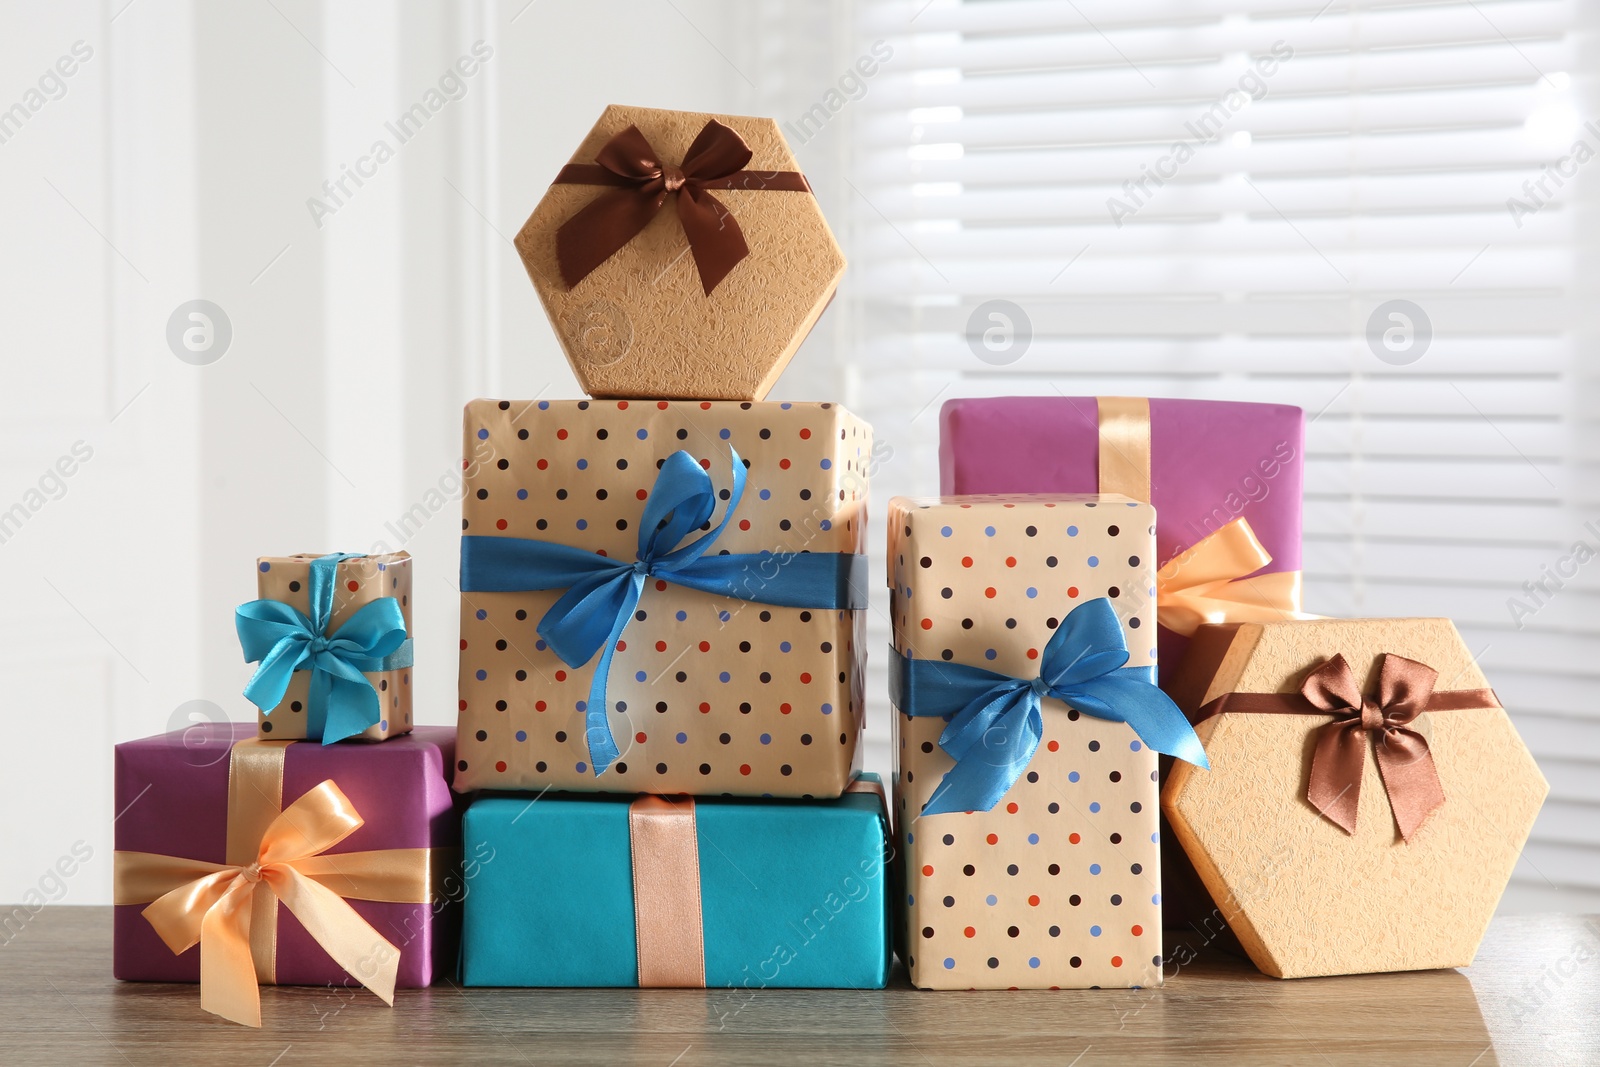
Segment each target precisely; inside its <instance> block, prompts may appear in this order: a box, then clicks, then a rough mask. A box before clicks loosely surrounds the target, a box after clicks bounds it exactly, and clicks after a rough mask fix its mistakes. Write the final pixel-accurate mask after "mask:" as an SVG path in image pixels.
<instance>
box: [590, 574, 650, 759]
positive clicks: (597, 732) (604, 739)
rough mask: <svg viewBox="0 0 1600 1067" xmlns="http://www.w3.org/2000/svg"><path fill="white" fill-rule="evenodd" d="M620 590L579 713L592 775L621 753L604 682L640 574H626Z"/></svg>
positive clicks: (636, 601)
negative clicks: (613, 620) (586, 702)
mask: <svg viewBox="0 0 1600 1067" xmlns="http://www.w3.org/2000/svg"><path fill="white" fill-rule="evenodd" d="M628 578H629V581H628V582H627V584H626V585H625V586H624V587H623V590H622V603H621V605H620V606H619V609H618V611H617V617H616V621H615V622H614V623H613V624H612V626H611V633H610V635H609V636H608V637H607V638H606V641H605V644H604V645H602V646H601V649H600V658H599V659H598V660H597V661H596V662H595V665H594V678H593V680H591V681H590V683H589V703H588V704H587V705H585V707H584V712H583V720H584V736H585V738H586V739H587V741H588V743H589V764H590V766H591V768H592V769H593V771H594V774H595V777H597V778H598V777H599V776H600V775H602V774H604V773H605V771H606V769H607V768H608V767H610V766H611V764H612V763H614V762H616V759H617V757H618V756H620V755H621V754H622V753H621V752H620V751H618V749H617V739H616V736H615V735H614V734H613V733H612V731H611V721H610V719H609V717H608V712H609V711H610V710H611V709H610V705H609V704H608V703H607V701H608V699H609V698H608V697H607V696H606V681H607V679H608V678H609V676H610V674H611V657H612V656H613V655H615V654H616V651H617V641H618V639H619V638H621V636H622V631H623V628H624V627H626V626H627V625H628V623H629V622H631V621H632V620H633V610H634V608H636V607H638V606H639V594H640V593H642V592H644V575H642V574H637V573H633V574H629V576H628Z"/></svg>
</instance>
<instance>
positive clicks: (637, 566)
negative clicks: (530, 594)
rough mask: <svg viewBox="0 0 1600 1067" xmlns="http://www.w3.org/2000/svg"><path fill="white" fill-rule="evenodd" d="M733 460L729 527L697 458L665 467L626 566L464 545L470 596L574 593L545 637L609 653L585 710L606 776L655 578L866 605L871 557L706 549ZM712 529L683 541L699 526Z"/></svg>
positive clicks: (465, 541) (508, 546) (794, 601)
mask: <svg viewBox="0 0 1600 1067" xmlns="http://www.w3.org/2000/svg"><path fill="white" fill-rule="evenodd" d="M729 451H730V452H731V453H732V455H733V485H732V488H731V489H730V491H729V494H728V507H727V510H726V512H724V513H723V516H722V521H721V522H719V523H718V524H717V525H716V526H711V525H710V523H711V516H712V513H713V512H714V511H715V510H716V505H717V493H716V489H715V488H714V487H713V486H712V484H711V475H710V474H708V473H707V472H706V471H705V470H704V469H703V468H702V467H701V466H700V464H699V463H698V462H696V460H695V458H694V457H693V456H691V455H689V453H687V452H674V453H673V454H672V455H670V456H668V457H667V458H666V461H665V462H663V463H662V465H661V471H660V473H659V474H657V476H656V483H655V487H654V488H652V489H651V490H650V494H649V496H648V498H647V501H646V503H645V507H644V515H643V517H642V518H641V519H640V521H639V525H638V530H639V552H638V557H637V558H636V559H634V560H631V561H629V560H617V559H611V558H609V557H606V556H602V555H599V554H597V553H596V552H594V551H593V550H592V549H587V548H578V547H575V546H573V545H563V544H557V543H555V542H552V541H539V540H534V539H531V538H521V537H480V536H467V537H463V538H462V539H461V589H462V591H463V592H524V591H528V590H535V589H565V590H566V592H565V593H564V594H562V596H561V598H560V599H559V600H557V601H556V602H555V603H554V604H553V605H551V607H550V610H549V611H547V612H545V614H544V617H543V618H542V619H540V620H539V625H538V631H539V636H541V637H543V638H544V639H545V641H546V642H547V643H548V644H549V646H550V648H551V649H552V650H553V651H554V652H555V654H556V655H558V656H560V657H561V659H562V661H563V662H565V663H566V664H567V666H569V667H581V666H583V665H584V664H585V663H588V662H589V660H590V659H591V658H592V657H593V656H594V654H595V653H596V652H598V653H599V654H600V661H599V662H598V663H597V664H595V669H594V680H593V681H592V682H591V683H590V686H589V700H588V702H587V704H585V706H584V721H585V732H586V734H587V736H588V743H589V762H590V764H591V765H592V766H593V768H594V773H595V774H596V775H599V774H601V773H603V772H604V771H605V770H606V768H607V767H609V766H611V764H612V763H613V762H614V761H615V760H616V758H617V757H618V756H619V755H620V753H619V751H618V749H617V742H616V739H615V738H614V737H613V736H612V732H611V726H610V723H609V722H608V721H607V719H606V709H607V707H608V705H607V703H606V679H607V676H608V675H609V674H610V672H611V657H612V654H613V653H614V652H615V650H616V647H617V639H618V638H619V637H621V636H622V631H623V629H624V628H625V627H626V626H627V625H628V623H629V622H630V621H631V620H632V618H633V613H634V609H635V608H636V607H637V606H638V603H639V595H640V594H641V593H642V592H643V591H644V583H645V579H646V578H659V579H663V580H666V581H671V582H673V583H675V584H677V585H682V586H687V587H688V588H690V589H698V590H700V591H701V592H705V593H714V594H717V595H719V596H727V597H736V598H738V599H740V600H747V601H756V602H759V603H763V604H777V605H781V606H783V607H795V608H816V609H838V608H860V607H865V606H866V581H865V579H866V573H865V572H866V565H865V564H866V561H865V557H862V556H857V555H844V554H841V553H837V552H801V553H789V554H786V555H784V556H779V555H777V554H775V553H772V552H757V553H737V554H719V555H715V556H707V555H706V552H707V550H708V549H710V548H711V546H712V545H713V544H714V543H715V542H716V540H717V538H718V537H720V536H721V535H722V531H723V530H724V529H726V528H727V526H728V522H729V520H730V519H732V517H733V513H734V511H735V510H736V509H737V508H738V507H739V500H740V498H741V497H742V496H743V495H744V483H745V468H744V461H743V460H741V459H740V458H739V453H738V452H735V451H733V450H732V449H730V450H729ZM702 528H704V529H706V531H707V532H706V533H705V534H704V535H703V536H701V537H699V538H696V539H695V540H693V541H689V542H687V543H681V542H683V541H684V539H685V538H687V537H688V536H689V535H690V534H691V533H693V532H694V531H695V530H698V529H702Z"/></svg>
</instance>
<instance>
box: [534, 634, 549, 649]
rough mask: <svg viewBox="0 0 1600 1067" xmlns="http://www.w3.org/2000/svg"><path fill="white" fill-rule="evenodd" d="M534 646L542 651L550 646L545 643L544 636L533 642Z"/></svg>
mask: <svg viewBox="0 0 1600 1067" xmlns="http://www.w3.org/2000/svg"><path fill="white" fill-rule="evenodd" d="M533 647H534V648H537V649H538V650H539V651H540V652H543V651H544V650H545V649H546V648H548V647H549V646H548V645H546V644H545V643H544V638H542V637H541V638H540V639H539V640H537V641H535V642H534V643H533Z"/></svg>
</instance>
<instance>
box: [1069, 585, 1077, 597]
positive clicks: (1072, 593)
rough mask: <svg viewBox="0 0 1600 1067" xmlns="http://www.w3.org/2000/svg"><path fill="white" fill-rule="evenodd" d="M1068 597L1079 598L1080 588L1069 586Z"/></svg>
mask: <svg viewBox="0 0 1600 1067" xmlns="http://www.w3.org/2000/svg"><path fill="white" fill-rule="evenodd" d="M1067 595H1068V596H1077V595H1078V587H1077V586H1075V585H1069V586H1067Z"/></svg>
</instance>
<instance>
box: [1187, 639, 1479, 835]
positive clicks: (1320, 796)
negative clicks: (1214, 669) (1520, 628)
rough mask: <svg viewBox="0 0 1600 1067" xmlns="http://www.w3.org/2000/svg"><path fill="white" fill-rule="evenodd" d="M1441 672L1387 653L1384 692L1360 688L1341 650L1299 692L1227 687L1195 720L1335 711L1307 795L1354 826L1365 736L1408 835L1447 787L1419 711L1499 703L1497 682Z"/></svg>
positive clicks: (1351, 829) (1346, 826) (1381, 670)
mask: <svg viewBox="0 0 1600 1067" xmlns="http://www.w3.org/2000/svg"><path fill="white" fill-rule="evenodd" d="M1438 678H1439V672H1438V671H1435V670H1434V669H1433V668H1432V667H1430V666H1428V665H1427V664H1426V663H1418V662H1417V661H1416V660H1414V659H1406V658H1405V657H1404V656H1396V655H1393V654H1392V653H1384V654H1383V655H1382V656H1380V657H1379V667H1378V695H1377V696H1376V697H1369V696H1366V695H1364V694H1363V693H1362V692H1361V686H1360V685H1359V684H1358V683H1357V682H1356V678H1355V675H1354V674H1353V673H1352V672H1351V670H1350V665H1349V664H1348V663H1346V662H1345V658H1344V656H1342V655H1339V654H1335V655H1334V656H1333V658H1332V659H1329V660H1327V661H1326V662H1324V663H1323V664H1322V665H1321V666H1319V667H1317V668H1316V669H1315V670H1313V671H1312V672H1311V673H1310V674H1308V675H1307V676H1306V678H1305V681H1303V682H1302V683H1301V684H1300V692H1299V693H1225V694H1223V695H1222V696H1220V697H1218V698H1217V699H1215V700H1213V701H1211V702H1210V703H1208V704H1207V705H1206V706H1205V707H1203V708H1201V709H1200V710H1199V712H1198V713H1197V714H1196V715H1195V721H1196V722H1199V721H1201V720H1204V719H1209V718H1210V717H1211V716H1213V715H1226V714H1233V713H1243V714H1269V715H1329V714H1331V715H1333V716H1334V719H1333V721H1332V722H1330V723H1328V724H1327V725H1326V726H1323V727H1322V728H1321V730H1319V731H1318V733H1317V745H1316V749H1315V752H1314V753H1313V755H1312V757H1311V781H1310V784H1309V785H1308V786H1307V788H1306V800H1308V801H1310V803H1311V806H1312V807H1314V808H1316V809H1317V810H1318V811H1319V812H1321V813H1322V814H1323V815H1326V816H1327V817H1328V818H1329V819H1330V820H1331V821H1332V822H1333V823H1334V824H1335V825H1337V826H1339V827H1340V828H1341V829H1343V830H1344V831H1345V832H1346V833H1350V834H1353V833H1355V832H1356V812H1357V809H1358V808H1359V807H1360V803H1361V779H1362V776H1363V775H1364V774H1365V772H1366V753H1367V737H1368V736H1369V735H1370V736H1371V737H1372V748H1373V754H1374V756H1375V757H1376V758H1377V761H1378V773H1379V774H1380V775H1381V776H1382V778H1383V788H1384V792H1385V793H1387V794H1388V795H1389V807H1390V809H1391V810H1393V812H1394V821H1395V825H1396V826H1398V827H1399V828H1400V836H1401V837H1402V838H1404V839H1405V840H1406V841H1410V840H1411V836H1412V835H1413V834H1415V833H1416V832H1417V830H1418V829H1419V828H1420V827H1421V826H1422V824H1423V822H1425V821H1426V820H1427V818H1428V816H1429V815H1431V814H1433V812H1434V810H1435V809H1436V808H1438V807H1439V806H1440V805H1441V804H1443V803H1444V788H1443V786H1441V785H1440V784H1439V770H1438V768H1437V767H1436V766H1435V765H1434V762H1433V752H1432V751H1431V750H1430V749H1429V748H1428V739H1427V738H1426V737H1423V736H1422V734H1420V733H1418V732H1417V731H1416V730H1413V729H1412V728H1411V724H1412V722H1413V721H1415V719H1416V718H1417V716H1418V715H1421V714H1423V713H1424V712H1434V711H1472V710H1475V709H1482V708H1498V707H1500V701H1499V698H1497V697H1496V696H1495V694H1494V690H1493V689H1448V690H1435V689H1434V683H1435V682H1436V681H1437V680H1438Z"/></svg>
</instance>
